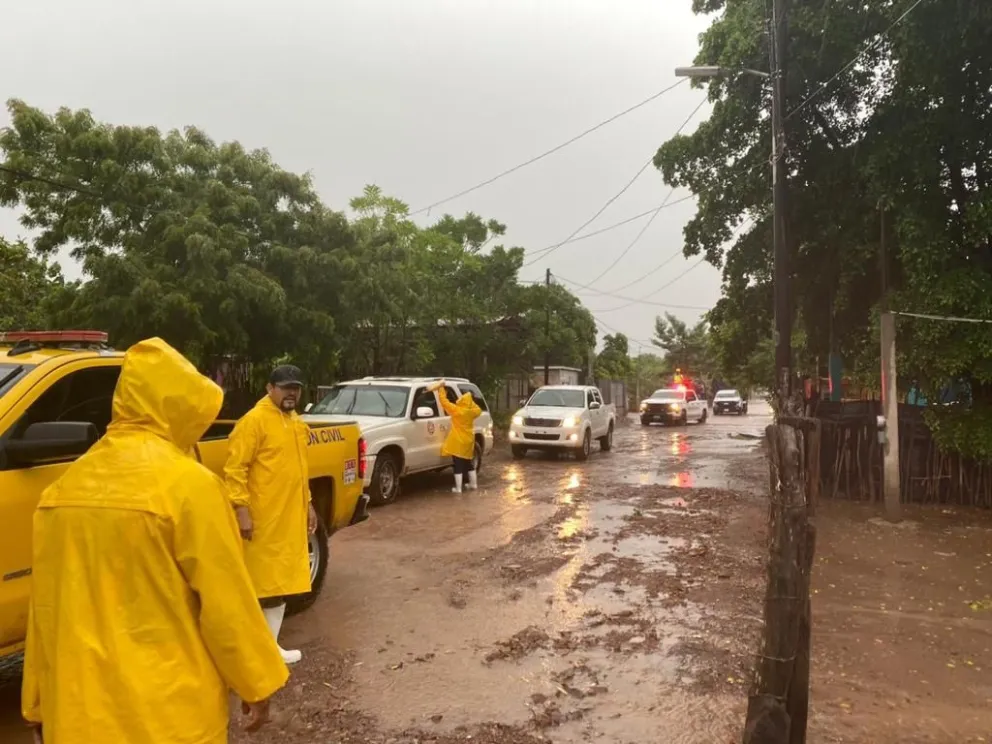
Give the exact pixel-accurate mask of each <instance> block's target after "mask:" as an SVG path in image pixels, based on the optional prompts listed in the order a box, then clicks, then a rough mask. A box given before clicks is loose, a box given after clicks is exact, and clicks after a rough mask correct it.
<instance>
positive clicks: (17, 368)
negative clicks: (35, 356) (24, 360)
mask: <svg viewBox="0 0 992 744" xmlns="http://www.w3.org/2000/svg"><path fill="white" fill-rule="evenodd" d="M32 367H34V365H33V364H7V363H4V364H0V395H3V394H4V393H6V392H7V391H8V390H10V389H11V388H12V387H14V383H16V382H17V381H18V380H20V379H21V378H22V377H24V375H26V374H27V373H28V371H29V370H30V369H31V368H32Z"/></svg>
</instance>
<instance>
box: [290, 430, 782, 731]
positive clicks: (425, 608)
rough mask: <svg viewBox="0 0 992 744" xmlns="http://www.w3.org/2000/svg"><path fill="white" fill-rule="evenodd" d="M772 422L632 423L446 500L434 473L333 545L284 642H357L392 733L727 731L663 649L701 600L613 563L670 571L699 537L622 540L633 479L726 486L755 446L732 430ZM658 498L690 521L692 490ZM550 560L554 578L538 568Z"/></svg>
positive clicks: (713, 699)
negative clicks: (310, 600) (313, 601)
mask: <svg viewBox="0 0 992 744" xmlns="http://www.w3.org/2000/svg"><path fill="white" fill-rule="evenodd" d="M767 421H768V419H767V415H762V414H761V413H756V414H752V415H751V416H748V417H742V418H740V419H736V418H723V417H721V418H716V419H713V418H711V419H710V420H709V422H707V423H706V424H705V425H701V426H693V425H690V426H687V427H680V428H664V427H641V426H640V425H639V424H637V423H636V419H635V420H634V422H635V423H634V424H633V425H630V426H626V427H624V428H622V429H621V430H620V432H618V435H617V437H616V442H615V448H614V451H613V452H612V453H597V454H594V455H593V457H592V458H591V459H590V460H589V461H588V462H586V463H578V462H575V461H572V460H565V459H562V460H557V459H553V458H548V457H541V456H534V455H532V456H529V457H528V458H527V459H526V460H524V461H522V462H508V463H507V462H504V463H499V464H496V463H493V464H491V465H490V466H489V468H488V473H487V474H486V477H485V478H483V487H482V490H481V491H480V492H479V493H477V494H472V495H465V496H453V495H451V494H448V493H445V492H443V490H441V489H442V488H443V486H446V485H447V480H446V479H445V478H439V479H436V480H434V481H433V482H426V483H419V484H417V490H416V491H414V492H412V493H408V494H406V496H405V497H404V498H403V499H401V500H400V501H399V502H398V503H396V504H395V505H393V506H391V507H389V508H388V509H381V510H378V511H377V512H376V513H375V514H374V515H373V519H372V520H370V523H369V529H367V530H354V531H352V532H350V533H342V534H341V535H340V536H339V537H338V538H335V541H334V544H333V559H334V561H335V562H336V566H337V572H336V574H335V582H334V585H333V587H332V588H331V589H330V591H328V592H327V593H326V594H325V596H324V597H323V598H322V600H321V602H320V605H319V607H318V608H317V610H316V611H315V613H314V615H315V616H316V617H319V618H321V620H320V622H319V624H318V623H314V620H315V619H316V617H313V616H312V617H310V618H300V620H299V621H295V622H294V625H293V631H294V637H295V640H296V642H298V643H300V644H303V645H304V647H305V646H306V644H307V643H321V642H324V643H330V644H333V645H334V646H335V647H337V648H340V649H342V650H348V651H354V652H356V654H357V656H356V661H355V666H354V674H355V680H356V689H357V696H356V697H357V699H358V700H359V701H360V704H361V705H362V707H363V708H364V709H365V710H367V711H368V712H369V713H371V714H373V715H374V716H375V717H376V718H377V719H378V720H379V722H380V723H381V724H382V725H383V727H385V728H387V729H400V730H402V729H405V728H408V727H411V726H414V727H416V726H425V725H426V726H428V727H429V728H431V729H432V730H441V731H443V730H450V729H451V728H453V727H457V726H460V725H466V726H470V725H472V724H474V723H478V722H482V721H499V722H502V723H509V724H518V725H525V726H535V727H537V728H538V729H541V730H544V731H545V734H546V735H547V736H549V737H550V738H551V739H552V740H555V741H577V740H580V739H583V738H601V739H602V740H603V741H616V742H622V741H638V742H641V741H648V740H664V741H669V742H697V741H698V742H704V741H706V742H709V741H716V740H723V739H722V738H721V737H724V736H726V735H727V734H728V733H732V732H733V731H734V730H735V729H736V727H737V725H738V723H739V721H740V720H741V719H740V717H739V713H740V698H739V697H735V698H731V697H728V696H725V695H710V696H699V695H695V694H693V693H692V692H690V691H689V687H688V685H689V683H690V682H691V680H692V673H693V670H692V668H691V665H689V664H687V663H686V662H685V661H684V660H683V659H681V658H680V657H679V655H678V654H673V653H672V651H673V649H674V648H675V647H676V645H677V644H678V643H679V642H680V641H684V640H685V639H686V638H688V637H691V636H692V635H693V634H695V633H696V632H697V630H698V627H697V626H698V621H699V617H700V614H701V613H702V612H703V610H702V609H701V608H697V607H695V606H693V605H692V604H691V603H681V604H678V605H675V606H673V605H672V603H671V602H669V601H666V600H668V599H669V598H668V597H666V596H665V595H664V593H655V594H654V596H651V595H650V593H649V591H648V590H647V589H646V588H644V587H643V586H639V585H638V583H637V582H636V581H628V580H626V578H625V573H624V571H634V572H637V571H642V572H649V573H652V574H658V575H665V574H667V575H674V574H675V573H676V568H675V565H674V563H673V561H672V558H673V556H674V555H675V554H677V553H678V552H679V551H685V550H687V549H689V548H690V547H691V546H692V544H693V541H694V539H695V538H694V535H693V528H692V526H691V517H687V518H686V520H687V521H686V523H685V528H683V529H680V530H679V534H677V535H658V534H638V533H634V534H623V535H620V533H621V531H622V530H623V528H624V527H625V525H626V524H627V522H628V520H629V519H630V518H631V517H632V516H633V515H635V513H644V507H643V505H642V506H637V505H635V503H636V502H637V501H638V499H639V497H640V488H639V487H640V486H646V487H651V486H657V485H663V486H675V487H685V488H693V487H699V486H710V487H721V486H726V485H728V484H730V483H731V482H732V481H733V478H734V476H733V473H732V470H731V463H732V459H733V457H734V456H736V455H739V454H741V453H744V452H747V451H748V450H749V449H750V448H753V447H754V446H755V442H754V441H753V440H741V439H736V438H732V437H731V435H734V434H739V433H742V432H744V433H750V432H760V431H761V430H762V429H763V427H764V425H765V424H766V423H767ZM654 492H655V491H654V489H652V493H654ZM668 493H669V495H668V496H666V497H665V498H659V499H658V500H657V502H656V504H655V505H654V506H655V507H656V508H657V510H658V512H659V513H663V512H666V511H667V512H671V513H673V514H683V515H684V514H685V513H686V499H688V498H691V496H690V494H691V491H686V496H685V497H680V496H678V495H677V492H676V494H675V495H671V494H672V493H673V492H671V491H669V492H668ZM545 524H546V525H548V529H547V530H545V531H543V532H542V531H540V529H539V528H540V526H541V525H545ZM535 530H536V531H537V532H536V533H535V534H528V533H529V532H534V531H535ZM604 555H605V556H609V557H610V560H608V561H600V562H598V563H597V557H601V556H604ZM549 559H550V560H552V565H554V568H553V570H550V571H543V570H541V568H540V567H541V566H542V565H543V562H544V561H546V560H549ZM618 566H619V567H621V569H622V570H619V571H618V570H617V567H618ZM349 567H352V569H353V570H350V569H349ZM530 568H534V569H535V570H534V571H533V572H531V571H530V570H529V569H530ZM517 573H519V574H522V578H521V579H520V580H514V579H513V578H512V577H513V575H514V574H517ZM508 574H509V575H510V578H507V575H508ZM532 574H533V575H532ZM519 634H523V635H522V636H520V635H519ZM501 644H507V645H505V646H504V645H501ZM418 660H419V661H418ZM563 680H566V681H565V682H563ZM432 721H433V722H432Z"/></svg>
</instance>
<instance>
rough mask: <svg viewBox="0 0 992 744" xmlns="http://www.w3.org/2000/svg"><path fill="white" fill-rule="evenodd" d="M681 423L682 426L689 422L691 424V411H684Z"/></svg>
mask: <svg viewBox="0 0 992 744" xmlns="http://www.w3.org/2000/svg"><path fill="white" fill-rule="evenodd" d="M679 423H680V424H681V425H682V426H688V424H689V412H688V411H682V418H680V419H679Z"/></svg>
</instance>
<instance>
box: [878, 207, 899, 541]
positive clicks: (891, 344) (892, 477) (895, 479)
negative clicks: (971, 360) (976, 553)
mask: <svg viewBox="0 0 992 744" xmlns="http://www.w3.org/2000/svg"><path fill="white" fill-rule="evenodd" d="M878 213H879V221H880V234H879V247H878V260H879V273H880V275H881V279H882V294H881V298H880V300H879V308H880V309H881V314H880V316H879V322H880V326H881V327H880V328H879V331H880V333H879V336H880V337H881V342H882V343H881V346H882V349H881V351H882V416H883V417H884V418H885V437H884V440H883V442H882V498H883V501H884V503H885V518H886V519H888V520H889V521H890V522H898V521H899V520H900V519H901V518H902V505H901V503H900V500H901V499H900V496H901V491H902V488H901V484H900V482H899V477H900V476H899V390H898V377H897V375H896V316H894V315H893V314H892V313H891V312H889V269H888V263H889V259H888V246H887V245H886V241H887V238H888V236H887V235H886V230H885V227H886V224H885V223H886V209H885V206H884V205H882V204H879V207H878Z"/></svg>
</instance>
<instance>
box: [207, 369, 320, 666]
mask: <svg viewBox="0 0 992 744" xmlns="http://www.w3.org/2000/svg"><path fill="white" fill-rule="evenodd" d="M301 377H302V375H301V373H300V370H299V369H298V368H296V367H294V366H292V365H290V364H284V365H281V366H279V367H276V368H275V369H274V370H272V374H271V375H270V376H269V383H268V385H267V386H266V396H265V397H264V398H262V399H261V400H260V401H258V403H256V404H255V407H254V408H252V409H251V410H250V411H249V412H248V413H246V414H245V415H244V416H243V417H242V418H241V420H240V421H238V423H237V425H236V426H235V427H234V431H233V432H231V438H230V442H231V444H230V450H229V451H228V456H227V464H226V465H225V466H224V478H225V481H226V484H227V493H228V498H229V499H230V502H231V504H232V506H233V507H234V510H235V514H236V516H237V520H238V526H239V527H240V529H241V536H242V537H243V538H244V540H245V542H244V550H245V563H246V564H247V565H248V573H249V574H250V575H251V580H252V584H253V585H254V587H255V594H256V596H257V597H258V600H259V602H260V603H261V605H262V611H263V613H264V614H265V619H266V621H267V622H268V624H269V629H270V630H271V631H272V635H273V637H274V638H276V639H277V642H278V638H279V631H280V630H281V629H282V621H283V618H284V617H285V616H286V599H287V598H288V597H291V596H293V595H295V594H306V593H307V592H309V591H310V555H309V552H308V551H307V542H308V533H313V532H315V531H316V529H317V514H316V512H314V510H313V507H312V506H311V505H310V480H309V466H308V464H307V443H308V442H309V441H310V427H308V426H307V425H306V424H305V423H304V422H303V420H302V419H301V418H300V417H299V416H297V415H296V406H297V404H298V403H299V400H300V395H301V394H302V392H303V383H302V382H301ZM279 651H280V653H282V658H283V660H284V661H285V662H286V663H287V664H295V663H296V662H298V661H299V660H300V659H301V658H302V654H301V653H300V652H299V651H298V650H295V649H293V650H286V649H284V648H282V647H281V646H280V647H279Z"/></svg>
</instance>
